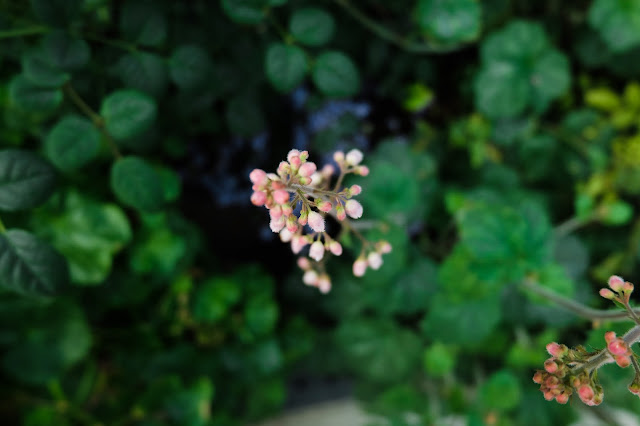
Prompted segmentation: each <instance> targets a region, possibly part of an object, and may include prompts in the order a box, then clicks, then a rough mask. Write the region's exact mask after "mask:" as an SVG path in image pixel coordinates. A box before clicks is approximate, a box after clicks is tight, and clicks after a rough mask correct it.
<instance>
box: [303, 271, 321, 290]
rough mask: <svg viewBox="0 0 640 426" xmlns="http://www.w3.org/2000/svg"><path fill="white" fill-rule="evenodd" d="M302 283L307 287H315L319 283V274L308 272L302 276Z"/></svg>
mask: <svg viewBox="0 0 640 426" xmlns="http://www.w3.org/2000/svg"><path fill="white" fill-rule="evenodd" d="M302 282H303V283H305V284H306V285H311V286H315V285H316V284H317V282H318V273H317V272H316V271H314V270H308V271H306V272H305V273H304V274H303V275H302Z"/></svg>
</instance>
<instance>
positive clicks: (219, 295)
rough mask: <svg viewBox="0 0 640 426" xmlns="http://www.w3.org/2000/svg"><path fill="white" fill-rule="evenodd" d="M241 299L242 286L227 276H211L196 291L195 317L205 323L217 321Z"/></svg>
mask: <svg viewBox="0 0 640 426" xmlns="http://www.w3.org/2000/svg"><path fill="white" fill-rule="evenodd" d="M239 300H240V288H239V287H238V284H237V283H236V282H234V281H232V280H230V279H226V278H211V279H209V280H207V281H205V282H204V283H203V284H202V285H200V286H199V287H198V288H197V290H196V292H195V295H194V299H193V301H194V304H193V317H194V318H195V319H196V320H198V321H202V322H204V323H215V322H216V321H220V320H221V319H222V318H224V317H225V316H226V315H227V312H228V311H229V309H231V307H232V306H233V305H235V304H236V303H238V301H239Z"/></svg>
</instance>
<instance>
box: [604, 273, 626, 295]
mask: <svg viewBox="0 0 640 426" xmlns="http://www.w3.org/2000/svg"><path fill="white" fill-rule="evenodd" d="M608 284H609V287H611V289H612V290H613V291H616V292H619V291H622V288H623V287H624V280H623V279H622V278H621V277H619V276H617V275H612V276H611V277H610V278H609V282H608Z"/></svg>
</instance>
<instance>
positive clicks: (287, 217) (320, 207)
mask: <svg viewBox="0 0 640 426" xmlns="http://www.w3.org/2000/svg"><path fill="white" fill-rule="evenodd" d="M308 158H309V153H308V152H307V151H298V150H297V149H293V150H291V151H289V153H288V154H287V161H282V162H280V165H279V166H278V169H277V173H266V172H265V171H264V170H261V169H254V170H253V171H252V172H251V174H250V175H249V179H250V180H251V182H252V183H253V187H252V189H253V191H254V192H253V194H252V195H251V202H252V203H253V204H254V205H256V206H265V207H266V208H267V209H268V210H269V216H270V218H271V221H270V223H269V226H270V228H271V230H272V231H273V232H275V233H278V234H279V235H280V239H281V240H282V241H283V242H286V243H289V242H290V243H291V250H292V251H293V252H294V253H295V254H298V253H300V252H301V251H302V249H303V248H304V247H305V246H307V245H309V258H311V259H312V260H313V261H314V262H313V263H312V262H311V261H310V260H309V259H308V258H306V257H300V258H299V259H298V266H299V267H300V269H302V270H303V271H304V275H303V278H302V280H303V282H304V283H305V284H307V285H310V286H313V287H317V288H318V289H319V290H320V291H321V292H322V293H327V292H329V291H330V290H331V279H330V278H329V275H328V274H327V273H326V269H325V267H324V263H323V262H324V261H325V260H326V257H325V252H330V253H331V254H333V255H334V256H340V255H341V254H342V245H341V244H340V243H339V242H338V241H336V240H335V239H334V238H332V237H331V236H330V235H329V234H328V233H327V232H326V231H325V217H326V215H331V216H332V217H334V218H335V219H337V221H338V223H341V224H342V225H343V229H344V230H346V231H348V232H353V233H354V234H355V235H356V236H357V237H358V238H360V239H361V240H362V241H363V247H362V251H361V252H360V255H359V256H358V258H357V260H356V261H355V262H354V264H353V273H354V275H356V276H358V277H360V276H362V275H364V273H365V271H366V269H367V267H370V268H371V269H378V268H380V266H382V254H385V253H389V252H390V251H391V245H390V244H389V243H388V242H386V241H378V242H376V243H371V242H370V241H368V240H367V239H366V238H364V237H363V236H362V235H361V234H360V233H359V232H357V231H356V230H355V229H354V228H353V227H352V226H351V224H350V222H349V219H347V216H348V217H350V218H352V219H359V218H360V217H361V216H362V213H363V208H362V205H361V204H360V203H359V202H358V201H357V200H355V199H353V197H354V196H356V195H359V194H360V193H361V192H362V187H360V185H351V186H350V187H349V188H346V187H344V188H343V187H342V182H343V180H344V178H345V176H346V175H348V174H355V175H360V176H367V175H368V174H369V168H368V167H367V166H363V165H361V164H360V163H361V162H362V159H363V154H362V152H360V151H359V150H357V149H353V150H351V151H349V152H348V153H347V154H346V155H345V154H344V153H343V152H341V151H338V152H336V153H335V154H334V156H333V159H334V161H335V162H336V164H337V165H338V169H339V170H338V172H339V173H338V177H337V180H336V183H335V184H334V186H333V188H332V187H331V186H330V183H331V178H332V176H333V175H334V174H335V172H336V169H335V167H333V166H332V165H326V166H324V167H323V168H322V169H321V170H320V171H318V168H317V166H316V164H315V163H313V162H311V161H308ZM295 212H299V213H298V215H296V213H295ZM305 231H306V233H305Z"/></svg>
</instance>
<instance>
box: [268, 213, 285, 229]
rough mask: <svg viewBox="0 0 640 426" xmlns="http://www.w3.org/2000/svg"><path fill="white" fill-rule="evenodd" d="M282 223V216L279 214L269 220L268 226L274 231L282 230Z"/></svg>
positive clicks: (283, 219) (283, 221) (283, 220)
mask: <svg viewBox="0 0 640 426" xmlns="http://www.w3.org/2000/svg"><path fill="white" fill-rule="evenodd" d="M284 225H285V218H284V216H280V217H279V218H277V219H271V222H269V227H270V228H271V230H272V231H273V232H275V233H278V232H280V231H282V229H283V228H284Z"/></svg>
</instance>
